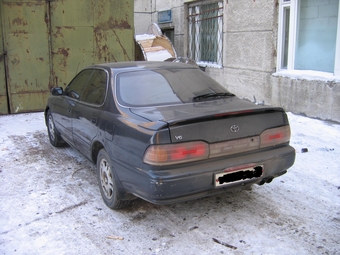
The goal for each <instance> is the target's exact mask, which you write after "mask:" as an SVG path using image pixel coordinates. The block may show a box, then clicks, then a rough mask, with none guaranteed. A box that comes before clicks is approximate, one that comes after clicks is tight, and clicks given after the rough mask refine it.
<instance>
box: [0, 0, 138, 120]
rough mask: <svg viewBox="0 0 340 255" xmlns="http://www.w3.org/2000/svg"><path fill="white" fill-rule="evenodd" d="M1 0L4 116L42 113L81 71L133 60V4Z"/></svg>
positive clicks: (121, 0) (120, 0)
mask: <svg viewBox="0 0 340 255" xmlns="http://www.w3.org/2000/svg"><path fill="white" fill-rule="evenodd" d="M0 1H1V15H2V16H1V21H2V30H1V35H2V36H1V37H0V39H1V42H2V45H3V49H1V48H0V50H2V51H1V52H0V53H2V52H5V53H6V54H2V55H0V65H1V66H0V82H1V85H0V99H1V103H0V114H4V113H19V112H30V111H41V110H42V109H43V108H44V106H45V103H46V100H47V97H48V96H49V91H50V89H51V88H52V87H56V86H63V87H65V86H66V85H67V84H68V83H69V82H70V80H71V79H72V77H73V76H74V75H75V74H76V73H77V72H78V71H80V69H82V68H83V67H85V66H88V65H91V64H94V63H100V62H116V61H129V60H133V56H134V38H133V36H134V29H133V0H103V1H96V0H77V1H74V0H53V1H52V0H0ZM1 56H2V57H1ZM3 67H4V68H3ZM2 68H3V69H2ZM4 81H6V82H4Z"/></svg>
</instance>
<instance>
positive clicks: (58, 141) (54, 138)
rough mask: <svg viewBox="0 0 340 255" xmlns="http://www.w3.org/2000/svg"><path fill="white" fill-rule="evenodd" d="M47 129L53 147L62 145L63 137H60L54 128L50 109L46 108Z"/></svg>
mask: <svg viewBox="0 0 340 255" xmlns="http://www.w3.org/2000/svg"><path fill="white" fill-rule="evenodd" d="M47 131H48V137H49V139H50V143H51V144H52V145H53V146H54V147H61V146H63V145H64V143H65V142H64V140H63V138H61V136H60V134H59V133H58V131H57V129H56V128H55V125H54V121H53V117H52V113H51V110H48V112H47Z"/></svg>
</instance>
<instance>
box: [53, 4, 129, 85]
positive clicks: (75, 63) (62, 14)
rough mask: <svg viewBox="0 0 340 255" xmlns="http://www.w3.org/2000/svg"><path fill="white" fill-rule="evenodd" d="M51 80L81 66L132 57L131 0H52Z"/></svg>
mask: <svg viewBox="0 0 340 255" xmlns="http://www.w3.org/2000/svg"><path fill="white" fill-rule="evenodd" d="M50 5H51V7H50V8H51V31H52V63H53V84H54V85H55V86H63V87H65V86H66V85H67V84H68V83H69V82H70V81H71V79H72V78H73V76H74V75H75V74H76V73H77V72H78V71H80V70H81V69H82V68H84V67H86V66H89V65H92V64H96V63H102V62H117V61H129V60H133V58H134V37H133V36H134V30H133V0H124V1H122V0H102V1H96V0H79V1H72V0H68V1H67V0H64V1H52V2H51V3H50Z"/></svg>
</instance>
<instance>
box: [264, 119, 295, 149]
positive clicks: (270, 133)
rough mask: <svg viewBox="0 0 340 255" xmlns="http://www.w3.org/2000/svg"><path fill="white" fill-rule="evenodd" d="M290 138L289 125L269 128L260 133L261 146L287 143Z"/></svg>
mask: <svg viewBox="0 0 340 255" xmlns="http://www.w3.org/2000/svg"><path fill="white" fill-rule="evenodd" d="M289 140H290V127H289V125H287V126H284V127H278V128H271V129H267V130H265V131H264V132H262V134H261V135H260V148H264V147H269V146H275V145H278V144H283V143H287V142H289Z"/></svg>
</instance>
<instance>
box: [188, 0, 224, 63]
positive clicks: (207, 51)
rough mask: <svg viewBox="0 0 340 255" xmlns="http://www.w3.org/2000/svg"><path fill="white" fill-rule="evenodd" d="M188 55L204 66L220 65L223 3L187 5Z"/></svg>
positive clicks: (205, 2)
mask: <svg viewBox="0 0 340 255" xmlns="http://www.w3.org/2000/svg"><path fill="white" fill-rule="evenodd" d="M188 13H189V16H188V21H189V40H188V42H189V45H188V55H189V56H188V57H189V58H191V59H193V60H195V61H196V62H197V64H199V65H204V66H212V65H218V66H222V50H223V40H222V39H223V3H222V2H220V1H218V2H208V3H207V1H204V2H203V1H201V2H196V3H195V4H192V5H189V12H188Z"/></svg>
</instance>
